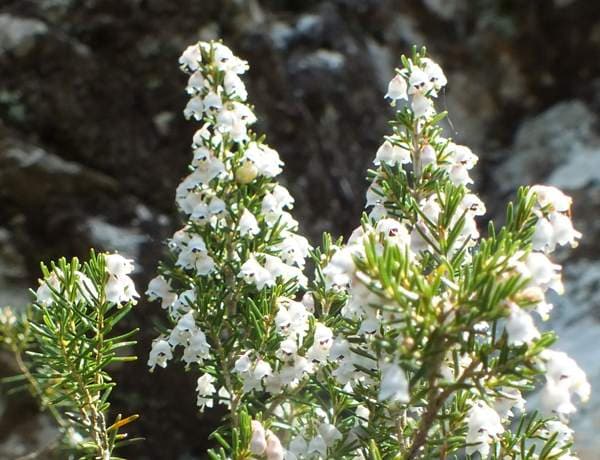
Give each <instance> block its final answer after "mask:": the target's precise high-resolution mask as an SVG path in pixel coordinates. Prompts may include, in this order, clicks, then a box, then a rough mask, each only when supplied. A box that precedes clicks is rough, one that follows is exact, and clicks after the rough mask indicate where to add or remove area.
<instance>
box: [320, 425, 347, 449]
mask: <svg viewBox="0 0 600 460" xmlns="http://www.w3.org/2000/svg"><path fill="white" fill-rule="evenodd" d="M319 434H320V435H321V436H322V437H323V440H324V441H325V444H326V445H327V447H331V446H333V445H334V444H335V443H336V442H337V441H340V440H341V439H342V433H341V432H340V430H338V429H337V428H336V427H335V425H332V424H331V423H328V422H323V423H321V424H320V425H319Z"/></svg>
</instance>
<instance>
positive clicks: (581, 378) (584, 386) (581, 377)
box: [541, 350, 591, 402]
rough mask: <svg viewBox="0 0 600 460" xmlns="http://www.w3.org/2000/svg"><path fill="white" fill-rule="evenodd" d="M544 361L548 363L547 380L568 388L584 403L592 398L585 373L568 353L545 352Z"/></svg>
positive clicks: (543, 354) (543, 353)
mask: <svg viewBox="0 0 600 460" xmlns="http://www.w3.org/2000/svg"><path fill="white" fill-rule="evenodd" d="M541 356H542V359H543V360H544V361H545V363H546V379H547V380H549V381H553V382H555V383H557V384H560V385H561V386H564V387H566V388H567V389H568V390H569V391H570V392H571V393H574V394H576V395H577V396H579V398H580V399H581V400H582V401H584V402H585V401H587V400H588V399H589V397H590V393H591V387H590V384H589V382H588V380H587V376H586V375H585V372H584V371H583V370H582V369H581V368H580V367H579V366H578V365H577V363H576V362H575V360H574V359H573V358H571V357H569V356H568V355H567V354H566V353H564V352H561V351H554V350H544V351H543V352H542V355H541Z"/></svg>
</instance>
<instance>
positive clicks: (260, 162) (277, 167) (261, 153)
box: [244, 142, 283, 177]
mask: <svg viewBox="0 0 600 460" xmlns="http://www.w3.org/2000/svg"><path fill="white" fill-rule="evenodd" d="M244 158H245V159H246V160H248V161H250V162H252V164H253V165H254V166H255V167H256V173H257V174H259V175H261V176H265V177H275V176H277V175H278V174H280V173H281V171H282V169H281V167H282V166H283V163H282V161H281V160H280V159H279V154H278V153H277V151H276V150H273V149H272V148H270V147H268V146H266V145H264V144H261V145H259V144H257V143H256V142H250V143H249V144H248V147H247V149H246V151H245V152H244Z"/></svg>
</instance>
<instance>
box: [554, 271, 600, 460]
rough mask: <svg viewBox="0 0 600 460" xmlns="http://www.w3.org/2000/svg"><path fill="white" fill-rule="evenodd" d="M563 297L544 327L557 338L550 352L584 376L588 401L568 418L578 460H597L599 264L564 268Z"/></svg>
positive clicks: (599, 376)
mask: <svg viewBox="0 0 600 460" xmlns="http://www.w3.org/2000/svg"><path fill="white" fill-rule="evenodd" d="M564 270H565V273H564V275H565V276H564V281H565V294H564V295H563V296H561V297H558V296H556V297H555V298H553V299H552V301H553V303H554V305H555V307H554V310H553V312H552V314H551V319H550V320H549V324H547V325H546V326H547V327H548V328H550V329H553V330H554V331H556V333H557V334H558V337H559V339H558V341H557V343H556V344H555V345H554V346H553V348H554V349H557V350H560V351H564V352H566V353H567V354H568V355H569V356H571V357H572V358H574V359H575V361H577V363H578V364H579V366H581V368H582V369H583V370H584V371H585V372H586V374H587V376H588V379H589V381H590V383H591V385H592V395H591V398H590V400H589V401H588V402H587V403H585V404H581V405H579V408H578V412H577V413H576V414H575V415H573V416H572V417H571V423H570V426H571V427H572V428H573V429H574V430H575V436H576V438H575V439H576V442H575V450H576V451H577V453H578V455H579V457H580V458H581V459H582V460H592V459H596V458H597V452H598V447H599V444H598V426H599V425H600V391H599V389H600V360H598V338H599V337H600V262H598V261H590V260H585V259H582V260H579V261H577V262H574V263H569V264H567V265H565V268H564Z"/></svg>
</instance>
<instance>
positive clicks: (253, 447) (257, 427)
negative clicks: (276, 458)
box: [250, 420, 267, 455]
mask: <svg viewBox="0 0 600 460" xmlns="http://www.w3.org/2000/svg"><path fill="white" fill-rule="evenodd" d="M250 426H251V428H252V438H251V439H250V452H252V453H253V454H254V455H262V454H264V452H265V449H266V448H267V439H266V434H265V429H264V427H263V426H262V424H261V423H260V422H259V421H258V420H252V421H251V422H250Z"/></svg>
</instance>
